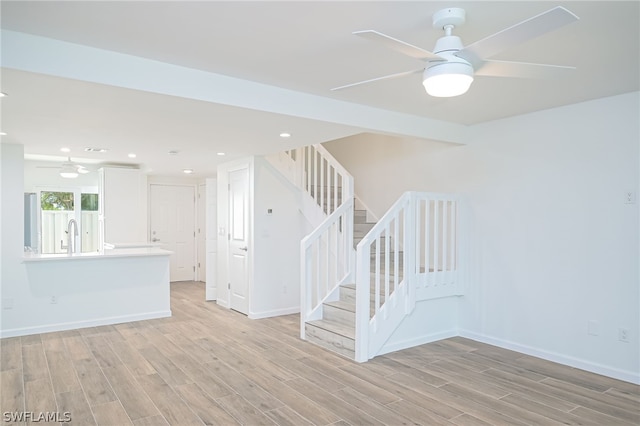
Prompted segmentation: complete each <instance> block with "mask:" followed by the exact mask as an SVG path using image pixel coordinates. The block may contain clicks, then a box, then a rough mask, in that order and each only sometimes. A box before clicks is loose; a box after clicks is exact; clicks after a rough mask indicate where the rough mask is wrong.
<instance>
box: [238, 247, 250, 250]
mask: <svg viewBox="0 0 640 426" xmlns="http://www.w3.org/2000/svg"><path fill="white" fill-rule="evenodd" d="M240 250H242V251H247V250H249V248H248V247H240Z"/></svg>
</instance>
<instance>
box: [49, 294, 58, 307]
mask: <svg viewBox="0 0 640 426" xmlns="http://www.w3.org/2000/svg"><path fill="white" fill-rule="evenodd" d="M50 302H51V304H52V305H55V304H56V303H58V296H51V299H50Z"/></svg>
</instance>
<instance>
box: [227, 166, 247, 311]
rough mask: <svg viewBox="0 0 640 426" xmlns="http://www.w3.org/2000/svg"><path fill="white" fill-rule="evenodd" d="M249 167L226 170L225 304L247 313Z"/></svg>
mask: <svg viewBox="0 0 640 426" xmlns="http://www.w3.org/2000/svg"><path fill="white" fill-rule="evenodd" d="M249 214H250V206H249V168H248V167H244V168H241V169H236V170H233V171H230V172H229V290H230V301H229V302H230V303H229V307H230V308H231V309H233V310H236V311H238V312H241V313H243V314H248V311H249V299H248V287H249V256H250V253H249V250H250V247H249V241H250V232H251V229H250V222H249Z"/></svg>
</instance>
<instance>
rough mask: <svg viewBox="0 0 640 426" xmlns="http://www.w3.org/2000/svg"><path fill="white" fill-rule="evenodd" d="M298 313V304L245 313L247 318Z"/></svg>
mask: <svg viewBox="0 0 640 426" xmlns="http://www.w3.org/2000/svg"><path fill="white" fill-rule="evenodd" d="M298 313H300V307H299V306H293V307H291V308H282V309H275V310H273V311H263V312H257V313H255V312H250V313H249V315H247V316H248V317H249V319H262V318H271V317H277V316H281V315H292V314H298Z"/></svg>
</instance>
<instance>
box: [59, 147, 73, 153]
mask: <svg viewBox="0 0 640 426" xmlns="http://www.w3.org/2000/svg"><path fill="white" fill-rule="evenodd" d="M60 151H62V152H71V148H67V147H64V148H60Z"/></svg>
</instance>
